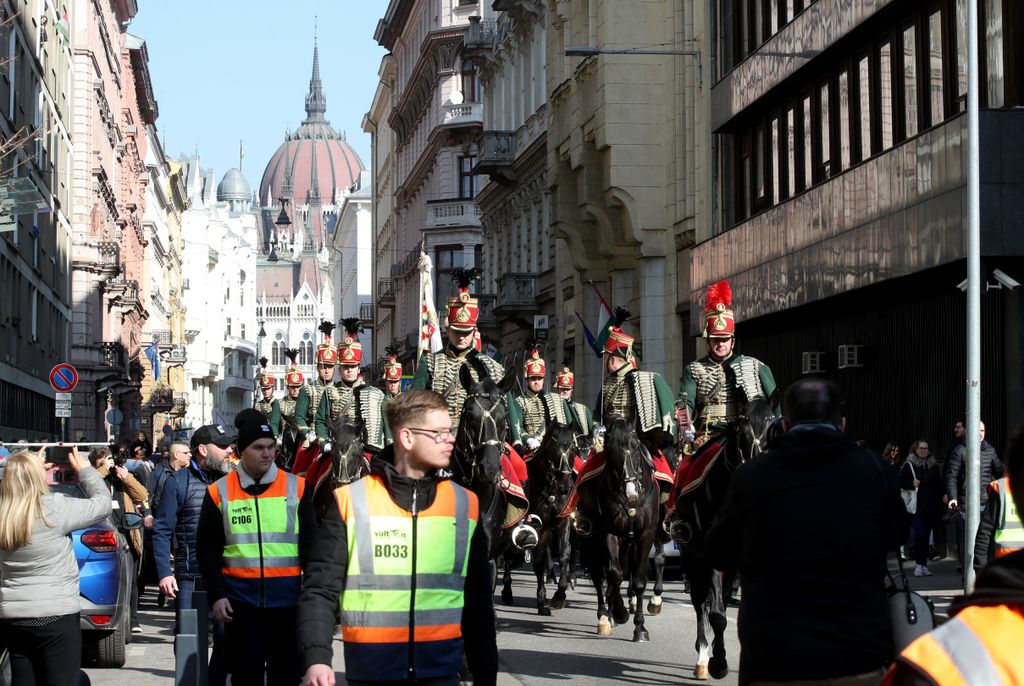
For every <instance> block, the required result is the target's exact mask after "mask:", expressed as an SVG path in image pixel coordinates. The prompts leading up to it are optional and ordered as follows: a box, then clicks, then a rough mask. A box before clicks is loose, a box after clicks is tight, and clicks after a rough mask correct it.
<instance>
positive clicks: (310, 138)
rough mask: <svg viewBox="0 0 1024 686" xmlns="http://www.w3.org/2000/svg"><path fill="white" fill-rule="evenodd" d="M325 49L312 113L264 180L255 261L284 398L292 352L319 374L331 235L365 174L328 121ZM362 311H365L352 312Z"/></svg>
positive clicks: (264, 345)
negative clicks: (347, 195) (352, 190)
mask: <svg viewBox="0 0 1024 686" xmlns="http://www.w3.org/2000/svg"><path fill="white" fill-rule="evenodd" d="M319 55H320V53H319V47H318V46H316V45H314V47H313V72H312V76H311V78H310V80H309V91H308V93H307V95H306V101H305V108H306V118H305V119H304V120H303V121H302V125H301V126H299V128H298V130H296V131H294V132H289V133H287V134H285V140H284V142H283V143H281V145H280V147H278V149H277V151H276V152H275V153H274V155H273V157H271V159H270V161H269V162H268V163H267V166H266V169H265V170H264V172H263V178H262V180H261V181H260V189H259V196H258V197H259V202H260V205H261V206H262V210H261V226H260V229H259V235H258V239H257V240H258V243H257V246H258V252H259V257H258V261H257V265H256V294H257V298H258V301H257V303H256V313H257V319H258V326H259V327H260V330H262V331H265V332H266V339H265V340H263V341H262V342H261V343H260V346H261V352H262V354H263V355H265V356H266V357H267V358H268V359H269V361H270V364H269V366H268V370H269V371H270V373H271V374H272V375H273V376H274V377H275V378H276V379H277V388H278V390H279V391H281V393H279V395H283V391H284V383H285V382H284V371H285V369H286V367H287V366H288V360H287V358H286V357H285V350H286V349H288V348H297V349H298V350H299V367H300V368H301V369H302V373H303V375H304V376H305V377H306V378H307V379H309V378H313V377H314V375H315V371H316V370H315V364H316V346H317V344H318V343H319V342H320V339H321V335H320V333H319V332H318V331H317V326H318V325H319V324H320V322H321V320H324V319H328V320H332V319H335V303H334V292H335V286H334V280H335V279H336V278H339V277H340V278H344V275H339V274H336V273H332V272H331V270H330V264H331V237H332V236H333V234H334V231H335V229H336V226H337V222H338V218H339V215H340V212H341V207H342V203H343V202H344V198H345V192H346V191H347V190H348V189H349V188H351V187H352V186H353V185H354V184H355V183H356V181H357V180H358V179H359V174H360V173H361V172H362V171H363V169H364V167H363V163H362V161H361V160H360V159H359V156H358V155H357V154H356V152H355V151H354V150H353V149H352V147H351V146H350V145H349V144H348V142H347V141H346V140H345V134H344V133H343V132H342V133H339V132H338V131H336V130H335V129H334V128H333V127H332V126H331V124H330V122H329V121H328V120H327V118H326V116H325V115H326V113H327V97H326V95H325V94H324V91H323V83H322V81H321V80H320V56H319ZM347 316H358V313H356V314H352V315H347ZM336 321H337V320H335V322H336Z"/></svg>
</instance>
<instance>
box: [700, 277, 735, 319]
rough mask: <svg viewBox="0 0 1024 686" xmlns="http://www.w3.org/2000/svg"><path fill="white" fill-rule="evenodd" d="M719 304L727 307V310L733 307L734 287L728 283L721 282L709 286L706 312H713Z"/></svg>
mask: <svg viewBox="0 0 1024 686" xmlns="http://www.w3.org/2000/svg"><path fill="white" fill-rule="evenodd" d="M719 303H721V304H723V305H725V307H726V308H727V309H728V308H730V307H732V287H731V286H729V282H728V281H719V282H718V283H715V284H711V285H710V286H708V293H707V296H705V298H704V311H705V312H713V311H714V310H715V309H716V308H717V307H718V304H719Z"/></svg>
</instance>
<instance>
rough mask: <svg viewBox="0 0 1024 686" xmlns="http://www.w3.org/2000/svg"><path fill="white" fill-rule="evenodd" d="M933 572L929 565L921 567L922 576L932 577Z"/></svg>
mask: <svg viewBox="0 0 1024 686" xmlns="http://www.w3.org/2000/svg"><path fill="white" fill-rule="evenodd" d="M931 575H932V570H930V569H928V567H927V565H921V576H931Z"/></svg>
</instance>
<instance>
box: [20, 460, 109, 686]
mask: <svg viewBox="0 0 1024 686" xmlns="http://www.w3.org/2000/svg"><path fill="white" fill-rule="evenodd" d="M44 450H45V449H43V450H40V451H39V452H38V453H30V452H24V451H23V452H19V453H16V454H14V455H12V456H11V457H9V458H8V459H7V461H6V463H5V467H4V473H3V479H2V480H0V638H2V641H3V643H4V644H6V645H7V647H8V649H9V651H10V656H11V675H12V677H13V679H14V683H15V684H46V685H47V686H50V685H53V686H57V685H60V686H66V685H67V684H76V683H78V680H79V672H80V671H81V663H82V631H81V629H80V628H79V619H78V613H79V610H80V609H81V606H80V600H79V589H78V562H77V561H76V560H75V554H74V549H73V547H72V544H71V538H70V536H69V534H70V533H71V532H72V531H74V530H76V529H82V528H85V527H87V526H91V525H93V524H96V523H97V522H100V521H103V519H105V518H106V517H108V516H109V515H110V512H111V500H110V492H109V491H108V490H107V488H106V486H105V485H104V484H103V479H102V478H101V477H100V475H99V474H98V473H97V472H96V470H95V469H94V468H93V467H91V466H90V465H89V461H88V460H86V459H85V458H83V457H81V456H79V454H78V451H77V450H76V449H74V448H73V449H72V451H71V454H70V455H69V456H68V460H69V462H70V466H71V468H72V469H73V470H74V471H75V472H77V473H78V478H79V481H80V483H81V485H82V490H84V491H85V494H86V495H87V496H88V499H81V498H73V497H70V496H65V495H63V494H60V493H50V489H49V488H48V487H47V485H46V464H45V458H44V455H45V453H44Z"/></svg>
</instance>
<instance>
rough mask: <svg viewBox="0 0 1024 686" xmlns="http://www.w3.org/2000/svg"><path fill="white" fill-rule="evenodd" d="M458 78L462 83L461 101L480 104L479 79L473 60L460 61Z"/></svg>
mask: <svg viewBox="0 0 1024 686" xmlns="http://www.w3.org/2000/svg"><path fill="white" fill-rule="evenodd" d="M459 77H460V80H461V82H462V101H463V102H480V77H479V75H478V74H477V71H476V65H475V64H473V60H462V71H461V72H460V74H459Z"/></svg>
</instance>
